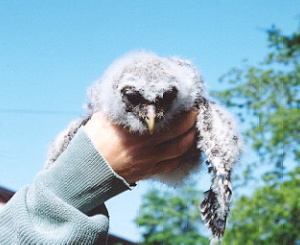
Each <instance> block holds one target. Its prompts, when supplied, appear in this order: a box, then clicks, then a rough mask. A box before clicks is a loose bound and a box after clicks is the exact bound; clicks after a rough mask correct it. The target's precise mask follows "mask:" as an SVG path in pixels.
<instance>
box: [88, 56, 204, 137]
mask: <svg viewBox="0 0 300 245" xmlns="http://www.w3.org/2000/svg"><path fill="white" fill-rule="evenodd" d="M203 89H204V84H203V82H202V81H201V78H200V75H199V73H198V71H197V70H196V68H195V67H194V66H193V65H192V63H191V62H190V61H188V60H183V59H180V58H176V57H171V58H166V57H159V56H158V55H156V54H154V53H150V52H145V51H142V52H131V53H129V54H127V55H125V56H123V57H121V58H119V59H117V60H116V61H114V62H113V63H112V64H111V65H110V66H109V67H108V69H107V70H106V71H105V72H104V74H103V76H102V77H101V78H100V79H99V80H98V81H96V82H95V83H94V84H93V85H92V87H91V88H90V89H89V98H90V108H91V110H92V113H94V112H97V111H100V112H102V113H104V114H105V115H107V116H108V118H109V119H110V120H111V121H112V122H113V123H115V124H119V125H123V126H124V127H126V128H128V129H129V131H132V132H138V133H140V134H145V133H150V134H152V133H153V132H154V131H160V130H162V129H164V128H165V127H167V125H168V123H169V122H170V121H171V120H173V119H174V118H175V117H176V115H178V114H180V113H181V112H183V111H188V110H190V109H191V108H192V107H193V106H194V105H195V101H196V100H197V99H198V98H199V97H201V96H203V93H204V92H203Z"/></svg>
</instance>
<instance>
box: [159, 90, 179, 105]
mask: <svg viewBox="0 0 300 245" xmlns="http://www.w3.org/2000/svg"><path fill="white" fill-rule="evenodd" d="M177 93H178V90H177V89H176V88H175V87H174V88H172V89H171V90H169V91H166V92H164V93H163V97H162V98H161V99H160V103H161V105H162V106H169V105H171V104H172V102H173V101H174V99H175V98H176V96H177Z"/></svg>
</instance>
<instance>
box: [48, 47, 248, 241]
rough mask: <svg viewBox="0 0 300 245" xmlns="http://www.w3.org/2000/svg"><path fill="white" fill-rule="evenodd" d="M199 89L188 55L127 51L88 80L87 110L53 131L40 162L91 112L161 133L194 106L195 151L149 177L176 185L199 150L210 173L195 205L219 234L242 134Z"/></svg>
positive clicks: (52, 156)
mask: <svg viewBox="0 0 300 245" xmlns="http://www.w3.org/2000/svg"><path fill="white" fill-rule="evenodd" d="M204 89H205V85H204V83H203V82H202V80H201V77H200V75H199V73H198V71H197V69H196V68H195V67H194V66H193V65H192V63H191V62H190V61H188V60H183V59H180V58H176V57H171V58H165V57H159V56H157V55H156V54H153V53H150V52H135V53H129V54H127V55H125V56H123V57H121V58H120V59H117V60H116V61H115V62H113V64H112V65H110V66H109V67H108V69H107V70H106V71H105V72H104V74H103V76H102V77H101V78H100V79H99V80H98V81H96V82H95V83H94V84H93V85H92V86H91V88H90V89H89V100H90V101H89V104H88V106H87V108H88V109H87V115H86V116H85V117H83V118H80V119H78V120H76V121H74V122H72V123H71V124H70V125H69V127H68V128H67V129H66V130H65V131H63V132H62V133H61V134H60V135H58V137H57V138H56V140H55V141H54V142H53V143H52V145H51V147H50V149H49V152H48V159H47V163H46V166H45V167H46V168H49V167H50V166H51V165H52V164H53V162H54V161H55V160H56V159H57V157H58V156H59V155H60V154H61V153H62V152H63V151H64V150H65V149H66V147H67V146H68V144H69V142H70V141H71V139H72V138H73V136H74V135H75V134H76V132H77V130H78V129H79V128H80V127H81V126H82V125H84V124H85V123H86V122H87V121H88V120H89V119H90V117H91V116H92V114H93V113H95V112H99V111H100V112H101V113H104V114H105V115H107V117H108V118H109V119H110V120H111V122H112V123H114V124H118V125H122V126H123V127H124V128H126V129H128V130H129V131H131V132H134V133H138V134H148V133H149V134H152V133H153V132H154V131H156V132H157V133H161V134H163V133H164V131H165V130H167V128H168V125H170V123H171V122H172V121H173V120H174V119H176V118H177V117H178V116H179V115H180V114H182V113H183V112H187V111H190V110H192V109H193V108H197V110H198V116H197V122H196V127H197V129H198V133H199V134H198V138H197V142H195V144H196V147H197V151H190V152H188V153H187V154H185V158H184V159H183V161H182V163H181V164H180V166H179V167H178V168H177V169H175V170H172V171H170V172H168V173H163V174H158V175H156V176H154V177H152V178H153V179H157V180H159V181H161V182H163V183H166V184H169V185H171V186H174V185H178V184H180V183H182V182H183V181H184V180H185V179H186V178H187V177H188V176H189V175H190V174H192V173H195V172H196V171H197V170H198V168H199V166H201V164H202V162H203V161H204V157H201V155H203V154H204V155H205V159H206V161H205V162H206V163H207V165H209V168H208V169H209V172H210V173H213V178H212V184H211V187H210V189H209V190H208V191H206V192H205V198H204V200H203V201H202V203H201V204H200V210H201V214H202V217H203V219H204V220H205V222H206V225H207V226H208V228H209V229H210V230H211V232H212V236H211V242H212V243H214V242H217V241H219V240H221V239H222V237H223V235H224V231H225V225H226V219H227V216H228V213H229V211H230V202H231V196H232V187H231V182H230V176H231V171H232V168H233V166H234V163H236V162H237V161H238V160H239V158H240V155H241V151H242V139H241V136H240V135H239V132H238V130H237V127H236V123H235V120H234V118H233V117H232V116H231V115H230V114H229V113H228V112H227V111H226V110H225V109H223V108H222V107H220V106H219V105H217V104H216V103H214V102H212V101H211V100H210V99H209V97H208V96H207V95H206V93H205V91H204ZM202 153H203V154H202Z"/></svg>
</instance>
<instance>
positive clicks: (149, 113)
mask: <svg viewBox="0 0 300 245" xmlns="http://www.w3.org/2000/svg"><path fill="white" fill-rule="evenodd" d="M155 118H156V112H155V106H154V105H147V106H146V117H145V121H146V123H147V125H148V129H149V133H150V134H153V131H154V125H155Z"/></svg>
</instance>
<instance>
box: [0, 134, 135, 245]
mask: <svg viewBox="0 0 300 245" xmlns="http://www.w3.org/2000/svg"><path fill="white" fill-rule="evenodd" d="M129 189H130V186H129V185H128V183H126V181H125V180H124V179H122V178H121V177H120V176H118V175H117V174H116V173H115V172H114V171H113V170H112V169H111V168H110V166H109V164H108V163H107V162H106V161H105V159H104V158H103V157H102V156H101V155H100V154H99V153H98V151H97V150H96V149H95V148H94V146H93V144H92V142H91V141H90V139H89V138H88V137H87V136H86V134H85V132H84V130H83V129H82V128H81V129H80V130H79V131H78V133H77V134H76V135H75V137H74V139H73V140H72V141H71V142H70V145H69V146H68V148H67V149H66V150H65V151H64V152H63V153H62V155H61V156H60V157H59V158H58V159H57V161H56V162H55V164H54V165H53V166H52V167H51V168H50V169H48V170H44V171H42V172H40V173H39V174H38V175H37V176H36V178H35V180H34V182H33V183H32V184H31V185H29V186H25V187H23V188H21V189H20V190H19V191H18V192H17V193H16V194H15V195H14V196H13V198H12V199H11V200H10V201H9V202H8V203H7V204H6V205H5V206H4V207H3V208H2V209H1V210H0V244H105V242H106V237H107V231H108V214H107V210H106V208H105V205H104V202H105V201H106V200H108V199H109V198H111V197H113V196H115V195H117V194H119V193H121V192H123V191H125V190H129Z"/></svg>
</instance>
